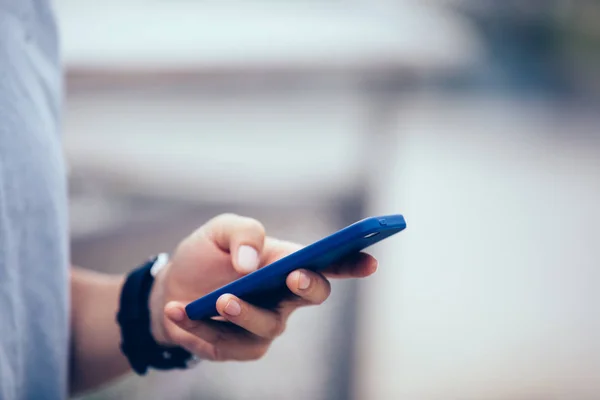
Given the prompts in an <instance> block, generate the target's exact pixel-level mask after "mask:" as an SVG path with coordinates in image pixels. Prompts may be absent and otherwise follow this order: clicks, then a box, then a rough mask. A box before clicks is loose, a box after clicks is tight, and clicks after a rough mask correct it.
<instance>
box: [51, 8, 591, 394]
mask: <svg viewBox="0 0 600 400" xmlns="http://www.w3.org/2000/svg"><path fill="white" fill-rule="evenodd" d="M55 3H56V11H57V14H58V17H59V21H60V27H61V31H62V39H63V53H64V60H65V67H66V88H67V91H66V98H65V106H66V112H65V120H64V121H65V122H64V140H65V141H64V143H65V150H66V154H67V157H68V162H69V166H70V172H69V173H70V187H71V237H72V250H73V261H74V262H75V263H77V264H79V265H83V266H86V267H89V268H93V269H96V270H102V271H108V272H112V273H123V272H126V271H128V270H129V269H131V268H133V267H134V266H136V265H138V264H139V262H140V261H141V260H144V259H145V258H146V257H147V256H148V255H150V254H154V253H157V252H159V251H170V250H172V249H173V247H174V246H175V244H176V243H177V242H178V241H179V240H180V239H181V238H182V237H184V236H185V235H187V234H188V233H189V232H190V231H191V230H193V229H195V228H196V227H198V226H199V225H201V224H202V223H203V222H205V221H206V220H207V219H209V218H210V217H212V216H214V215H216V214H218V213H221V212H225V211H228V212H236V213H240V214H244V215H249V216H253V217H255V218H258V219H260V220H261V221H263V222H264V224H265V225H266V227H267V230H268V232H269V233H270V234H272V235H276V236H280V237H283V238H286V239H290V240H296V241H300V242H303V243H310V242H312V241H313V240H316V239H319V238H320V237H322V236H323V235H326V234H328V233H331V232H333V231H335V230H337V229H338V228H341V227H343V226H344V225H346V224H348V223H351V222H354V221H356V220H358V219H360V218H362V217H365V216H368V215H373V214H386V213H402V214H404V215H405V216H406V218H407V221H408V229H407V230H406V231H405V232H403V233H402V234H400V235H399V236H397V237H395V238H393V239H391V240H389V241H387V242H386V243H381V244H379V245H377V246H376V247H374V248H373V253H374V254H375V255H377V256H378V257H379V259H380V270H379V272H378V273H377V274H376V276H374V277H372V278H369V279H367V280H365V281H362V282H338V283H335V284H334V293H333V295H332V297H331V299H330V300H328V301H327V302H326V303H325V304H324V305H323V306H322V307H319V308H318V309H306V310H302V311H300V312H298V313H297V315H295V316H294V317H293V319H292V321H291V323H290V325H289V329H288V332H287V334H286V335H285V336H284V337H282V338H281V339H279V340H278V341H277V342H276V343H275V344H274V346H273V348H272V350H271V352H270V353H269V354H268V356H267V357H266V358H264V359H263V360H261V361H259V362H254V363H225V364H214V363H203V364H201V365H200V366H199V367H198V368H196V369H193V370H190V371H186V372H183V373H181V372H175V373H161V374H158V373H153V374H151V375H150V376H149V377H147V378H138V377H135V376H130V377H128V378H125V379H123V380H121V381H119V382H117V383H115V384H114V385H111V386H109V387H107V388H105V389H104V390H101V391H99V392H97V393H94V394H91V395H89V396H85V398H86V399H120V398H125V399H148V398H152V399H207V400H234V399H235V400H237V399H239V400H254V399H263V400H270V399H273V400H275V399H289V400H308V399H310V400H319V399H323V400H338V399H339V400H346V399H352V400H396V399H410V400H448V399H460V400H467V399H473V400H487V399H489V400H497V399H505V400H523V399H529V400H537V399H568V400H585V399H598V398H600V233H598V227H599V226H600V209H599V206H600V113H599V112H598V110H600V2H598V1H597V0H587V1H586V0H571V1H568V0H563V1H560V0H555V1H535V0H507V1H494V0H455V1H449V0H448V1H442V0H430V1H410V0H303V1H299V0H285V1H277V2H275V1H254V0H245V1H193V0H174V1H164V0H163V1H159V0H118V1H116V0H104V1H98V0H95V1H89V0H56V1H55Z"/></svg>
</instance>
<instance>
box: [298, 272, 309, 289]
mask: <svg viewBox="0 0 600 400" xmlns="http://www.w3.org/2000/svg"><path fill="white" fill-rule="evenodd" d="M298 273H299V274H300V276H299V277H298V289H300V290H306V289H308V287H309V286H310V278H309V277H308V275H306V274H305V273H302V272H298Z"/></svg>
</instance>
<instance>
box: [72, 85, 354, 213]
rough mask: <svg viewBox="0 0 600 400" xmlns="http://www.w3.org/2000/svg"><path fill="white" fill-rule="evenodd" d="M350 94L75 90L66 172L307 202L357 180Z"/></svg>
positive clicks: (183, 194) (125, 186) (156, 191)
mask: <svg viewBox="0 0 600 400" xmlns="http://www.w3.org/2000/svg"><path fill="white" fill-rule="evenodd" d="M362 105H363V104H362V103H361V101H360V99H359V98H358V97H357V96H356V95H354V96H353V95H352V93H324V94H321V95H320V96H311V95H304V96H303V95H301V94H300V95H298V94H296V95H285V94H284V95H268V94H267V95H265V94H264V93H260V92H258V93H248V94H246V95H239V94H238V95H233V96H218V95H212V94H210V93H208V94H200V93H199V94H197V95H182V94H177V93H172V92H168V91H166V92H165V91H163V92H160V91H159V92H152V91H147V92H144V91H143V92H141V93H125V94H114V93H108V94H107V93H95V92H93V93H89V94H88V93H83V94H74V95H72V96H70V98H69V99H68V110H67V116H66V119H65V149H66V152H67V156H68V158H69V162H70V164H71V166H72V169H73V170H74V171H77V172H78V173H79V174H82V175H85V176H87V177H88V178H89V179H99V180H104V181H107V182H110V184H111V186H112V187H113V188H114V189H115V190H118V191H123V192H134V193H146V194H149V195H155V196H160V197H171V198H176V199H185V200H191V201H199V200H202V201H209V202H210V201H215V202H218V201H222V202H232V201H237V200H240V199H243V201H244V202H246V203H250V204H263V205H266V204H269V203H275V204H286V203H287V204H296V205H298V206H302V204H308V203H311V202H314V201H317V200H321V201H323V200H324V199H328V198H329V199H331V198H339V196H340V195H343V194H347V193H349V192H352V190H355V189H356V187H357V186H358V185H359V184H360V182H357V181H356V176H357V174H360V172H361V169H362V160H363V157H364V155H363V154H362V153H361V149H362V148H363V144H364V143H363V141H362V135H361V133H362V132H361V131H360V128H361V126H362V124H361V123H362V120H363V118H364V116H363V114H364V109H363V108H361V106H362Z"/></svg>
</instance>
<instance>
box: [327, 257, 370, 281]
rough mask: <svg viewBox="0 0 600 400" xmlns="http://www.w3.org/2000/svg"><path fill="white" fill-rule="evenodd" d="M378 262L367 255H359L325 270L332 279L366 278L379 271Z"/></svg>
mask: <svg viewBox="0 0 600 400" xmlns="http://www.w3.org/2000/svg"><path fill="white" fill-rule="evenodd" d="M377 264H378V263H377V260H376V259H375V258H374V257H373V256H371V255H369V254H367V253H362V252H361V253H358V254H356V255H353V256H351V257H349V258H346V259H344V260H342V261H340V262H339V263H336V264H334V265H332V266H330V267H328V268H326V269H324V270H323V275H325V276H327V277H330V278H364V277H367V276H369V275H372V274H374V273H375V271H377Z"/></svg>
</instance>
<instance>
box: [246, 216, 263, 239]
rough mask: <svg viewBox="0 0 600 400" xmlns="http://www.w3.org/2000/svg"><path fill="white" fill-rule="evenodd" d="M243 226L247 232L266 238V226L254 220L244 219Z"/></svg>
mask: <svg viewBox="0 0 600 400" xmlns="http://www.w3.org/2000/svg"><path fill="white" fill-rule="evenodd" d="M243 225H244V227H245V228H246V229H247V230H249V231H253V232H256V233H258V234H259V235H261V236H265V234H266V230H265V227H264V225H263V224H262V223H261V222H260V221H258V220H256V219H254V218H248V217H246V218H244V222H243Z"/></svg>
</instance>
